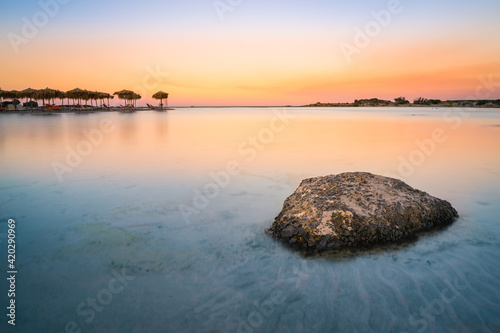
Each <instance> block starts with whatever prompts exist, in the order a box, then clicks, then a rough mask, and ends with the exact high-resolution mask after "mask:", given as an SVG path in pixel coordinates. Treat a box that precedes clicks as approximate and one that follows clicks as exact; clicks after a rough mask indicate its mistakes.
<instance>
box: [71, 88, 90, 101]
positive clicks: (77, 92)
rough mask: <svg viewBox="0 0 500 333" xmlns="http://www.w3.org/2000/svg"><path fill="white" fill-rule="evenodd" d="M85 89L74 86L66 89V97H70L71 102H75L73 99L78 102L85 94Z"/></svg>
mask: <svg viewBox="0 0 500 333" xmlns="http://www.w3.org/2000/svg"><path fill="white" fill-rule="evenodd" d="M85 94H86V93H85V90H82V89H80V88H75V89H73V90H68V91H66V97H67V98H71V99H72V100H73V104H75V99H77V100H78V104H80V100H81V99H83V97H84V96H85Z"/></svg>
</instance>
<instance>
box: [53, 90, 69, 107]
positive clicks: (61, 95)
mask: <svg viewBox="0 0 500 333" xmlns="http://www.w3.org/2000/svg"><path fill="white" fill-rule="evenodd" d="M65 97H66V93H65V92H64V91H60V90H55V92H54V97H52V103H54V98H59V99H60V100H61V105H64V98H65ZM54 104H55V103H54Z"/></svg>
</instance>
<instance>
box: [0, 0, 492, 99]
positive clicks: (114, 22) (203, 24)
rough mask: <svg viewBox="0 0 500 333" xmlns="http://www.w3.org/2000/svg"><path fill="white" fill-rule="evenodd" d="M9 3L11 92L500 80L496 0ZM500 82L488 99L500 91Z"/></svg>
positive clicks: (199, 93) (234, 93)
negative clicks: (46, 88) (50, 89)
mask: <svg viewBox="0 0 500 333" xmlns="http://www.w3.org/2000/svg"><path fill="white" fill-rule="evenodd" d="M1 7H2V12H3V13H4V17H3V18H2V21H1V22H0V31H1V34H2V38H1V39H0V50H2V51H1V53H0V57H1V61H0V75H1V76H0V88H1V89H3V90H14V89H15V90H23V89H26V88H28V87H31V88H34V89H41V88H45V87H49V88H53V89H59V90H63V91H66V90H70V89H73V88H76V87H79V88H82V89H88V90H95V91H102V92H108V93H113V92H115V91H118V90H122V89H130V90H134V91H136V92H138V93H139V94H141V95H142V96H143V98H142V99H141V100H140V101H139V104H140V105H143V104H145V103H147V102H150V101H152V99H151V95H152V94H154V93H155V92H156V91H158V90H163V91H166V92H168V93H170V99H169V104H170V105H173V106H190V105H303V104H309V103H316V102H318V101H321V102H352V101H353V100H354V99H358V98H372V97H378V98H383V99H394V98H395V97H398V96H401V95H402V96H406V97H407V98H408V99H409V100H413V99H414V98H417V97H420V96H423V97H426V98H441V99H465V98H474V96H475V91H476V88H477V86H478V85H480V84H481V78H484V79H483V81H484V80H487V79H486V78H488V77H490V76H492V79H491V78H490V81H491V80H493V82H494V83H496V82H500V75H499V74H500V42H499V41H498V40H499V39H498V33H499V32H500V20H498V18H497V16H498V13H499V12H500V2H499V1H497V0H480V1H474V2H472V1H410V0H406V1H368V0H364V1H356V2H352V1H326V0H317V1H308V2H306V1H302V0H301V1H281V0H277V1H260V0H253V1H248V0H247V1H245V0H240V1H236V0H232V1H228V0H220V1H219V0H216V1H212V0H206V1H205V0H185V1H150V0H146V1H114V0H113V1H105V2H104V3H103V2H97V1H94V0H90V1H77V0H73V1H68V0H46V1H44V0H42V1H31V0H30V1H23V2H22V3H21V2H14V1H11V2H8V3H5V2H4V3H2V4H1ZM5 13H9V15H7V16H6V15H5ZM498 86H500V83H497V84H496V90H497V91H498V92H497V91H494V90H493V89H489V90H484V91H483V93H485V94H486V93H488V94H487V96H485V95H484V94H483V95H482V96H481V97H488V98H490V99H498V98H500V87H498ZM490 88H491V87H490ZM114 103H115V104H116V103H118V101H117V100H116V99H115V101H114ZM155 103H156V102H155Z"/></svg>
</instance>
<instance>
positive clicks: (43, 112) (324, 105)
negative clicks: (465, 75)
mask: <svg viewBox="0 0 500 333" xmlns="http://www.w3.org/2000/svg"><path fill="white" fill-rule="evenodd" d="M231 108H246V109H249V108H262V109H268V108H349V109H351V108H352V109H359V108H391V109H399V108H417V109H420V108H428V109H446V108H464V109H500V104H499V105H496V104H494V105H477V106H462V105H455V104H452V105H446V104H444V105H443V104H440V105H414V104H406V105H377V106H368V105H363V106H354V105H345V104H343V105H338V104H331V103H320V104H310V105H296V106H295V105H285V106H261V105H260V106H170V107H168V108H165V109H159V108H158V109H151V108H148V107H136V108H119V107H116V108H113V107H111V108H100V107H97V108H95V107H94V108H88V109H85V108H83V109H74V108H61V109H59V110H49V109H46V108H33V109H32V110H30V109H29V108H26V109H25V110H3V111H0V114H33V115H50V114H63V113H77V114H79V113H80V114H86V113H97V112H120V113H133V112H137V111H157V112H165V111H174V110H175V109H231Z"/></svg>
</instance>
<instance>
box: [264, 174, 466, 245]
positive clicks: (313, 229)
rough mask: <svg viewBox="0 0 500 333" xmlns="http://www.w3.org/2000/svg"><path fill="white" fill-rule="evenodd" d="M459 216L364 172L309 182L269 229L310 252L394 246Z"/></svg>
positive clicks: (443, 204) (443, 205) (394, 181)
mask: <svg viewBox="0 0 500 333" xmlns="http://www.w3.org/2000/svg"><path fill="white" fill-rule="evenodd" d="M457 217H458V213H457V211H456V210H455V209H454V208H453V207H452V206H451V204H450V203H449V202H447V201H444V200H441V199H438V198H435V197H433V196H430V195H429V194H427V193H425V192H422V191H419V190H416V189H413V188H412V187H410V186H409V185H407V184H405V183H404V182H402V181H401V180H398V179H394V178H388V177H383V176H378V175H373V174H371V173H366V172H348V173H342V174H339V175H330V176H325V177H317V178H310V179H305V180H303V181H302V183H301V184H300V186H299V187H298V188H297V190H296V191H295V192H294V193H293V194H292V195H291V196H289V197H288V198H287V199H286V200H285V203H284V205H283V209H282V210H281V212H280V214H279V215H278V216H277V217H276V218H275V220H274V222H273V224H272V225H271V227H270V228H269V229H268V230H267V231H268V232H269V233H271V234H272V235H274V236H275V237H277V238H280V239H283V240H284V241H286V242H288V243H289V244H292V245H293V246H294V247H298V248H300V249H302V250H306V251H312V252H317V251H325V250H335V249H341V248H349V247H351V248H356V247H361V248H363V247H364V248H366V247H370V246H373V245H377V244H384V243H396V242H401V241H403V240H406V239H409V238H412V237H415V236H416V234H417V233H418V232H420V231H425V230H430V229H432V228H434V227H440V226H445V225H448V224H450V223H452V222H453V221H454V220H455V219H456V218H457Z"/></svg>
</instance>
